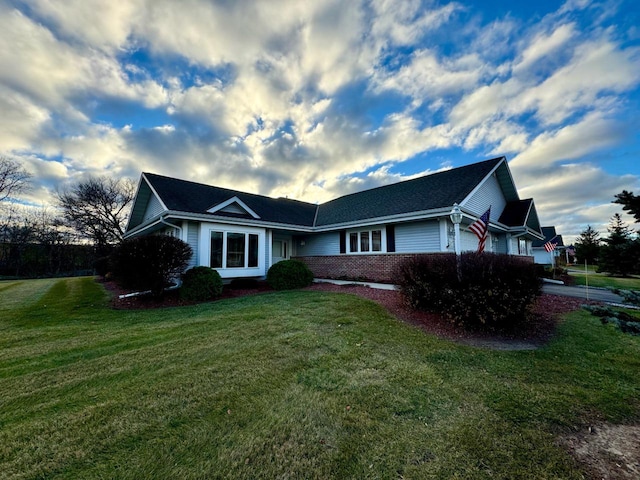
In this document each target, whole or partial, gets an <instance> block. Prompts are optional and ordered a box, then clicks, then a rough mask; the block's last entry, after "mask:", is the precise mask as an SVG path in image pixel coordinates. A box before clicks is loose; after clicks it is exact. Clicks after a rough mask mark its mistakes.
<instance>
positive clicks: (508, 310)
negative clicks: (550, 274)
mask: <svg viewBox="0 0 640 480" xmlns="http://www.w3.org/2000/svg"><path fill="white" fill-rule="evenodd" d="M397 275H398V281H399V283H400V287H401V292H402V294H403V295H404V297H405V299H406V300H407V302H408V303H409V305H410V306H411V307H413V308H415V309H418V310H425V311H431V312H437V313H440V314H442V315H444V316H445V317H447V318H448V319H449V320H451V321H452V322H453V323H455V324H458V325H462V326H465V327H469V328H482V329H487V330H496V329H505V328H509V327H514V326H517V324H519V323H520V322H522V321H523V320H525V319H526V316H527V313H528V310H529V308H530V307H531V306H532V304H533V302H534V301H535V299H536V297H537V295H539V294H540V289H541V283H540V279H539V278H538V276H537V274H536V267H535V265H534V264H533V263H529V262H527V261H525V260H523V259H520V258H517V257H513V256H508V255H498V254H492V253H481V254H478V253H465V254H462V255H461V256H460V258H459V264H458V266H457V265H456V256H455V255H454V254H442V255H424V256H419V257H414V258H410V259H407V260H406V261H404V262H403V263H402V264H401V266H400V268H399V271H398V273H397Z"/></svg>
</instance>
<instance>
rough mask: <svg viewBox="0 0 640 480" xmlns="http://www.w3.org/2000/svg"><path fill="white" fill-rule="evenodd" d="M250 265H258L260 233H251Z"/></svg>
mask: <svg viewBox="0 0 640 480" xmlns="http://www.w3.org/2000/svg"><path fill="white" fill-rule="evenodd" d="M248 266H249V267H257V266H258V235H255V234H253V233H250V234H249V264H248Z"/></svg>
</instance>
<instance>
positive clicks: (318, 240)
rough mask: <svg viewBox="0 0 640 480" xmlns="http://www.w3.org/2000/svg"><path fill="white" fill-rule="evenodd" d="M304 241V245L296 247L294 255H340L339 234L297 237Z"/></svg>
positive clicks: (330, 233)
mask: <svg viewBox="0 0 640 480" xmlns="http://www.w3.org/2000/svg"><path fill="white" fill-rule="evenodd" d="M298 238H299V239H300V240H304V245H300V244H299V243H298V245H296V252H297V253H296V254H297V255H298V256H300V257H311V256H317V255H340V233H339V232H329V233H320V234H318V235H308V236H305V237H297V239H298Z"/></svg>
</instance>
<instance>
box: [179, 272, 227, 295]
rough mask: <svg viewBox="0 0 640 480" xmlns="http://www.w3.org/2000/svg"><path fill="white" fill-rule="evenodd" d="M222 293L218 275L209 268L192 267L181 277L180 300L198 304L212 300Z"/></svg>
mask: <svg viewBox="0 0 640 480" xmlns="http://www.w3.org/2000/svg"><path fill="white" fill-rule="evenodd" d="M221 293H222V278H221V277H220V274H219V273H218V272H217V271H216V270H214V269H213V268H209V267H193V268H190V269H189V270H187V271H186V272H185V273H184V275H182V286H181V287H180V298H182V299H184V300H190V301H195V302H200V301H204V300H213V299H214V298H217V297H219V296H220V294H221Z"/></svg>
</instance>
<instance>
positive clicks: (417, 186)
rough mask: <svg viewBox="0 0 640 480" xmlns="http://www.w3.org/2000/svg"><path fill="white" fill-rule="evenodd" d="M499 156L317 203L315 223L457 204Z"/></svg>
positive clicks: (331, 222) (491, 168) (347, 220)
mask: <svg viewBox="0 0 640 480" xmlns="http://www.w3.org/2000/svg"><path fill="white" fill-rule="evenodd" d="M503 159H504V157H500V158H494V159H491V160H486V161H484V162H479V163H474V164H472V165H467V166H464V167H458V168H453V169H451V170H447V171H444V172H440V173H434V174H432V175H425V176H424V177H420V178H416V179H413V180H407V181H404V182H399V183H394V184H391V185H385V186H383V187H378V188H373V189H371V190H365V191H364V192H358V193H353V194H351V195H345V196H344V197H340V198H336V199H335V200H331V201H330V202H327V203H324V204H322V205H320V208H319V209H318V218H317V221H316V226H323V225H332V224H340V223H349V222H355V221H359V220H366V219H369V218H376V217H386V216H390V215H399V214H404V213H411V212H420V211H424V210H431V209H435V208H441V207H450V206H451V205H453V204H454V203H456V202H457V203H461V202H462V200H464V199H465V197H467V195H469V193H471V191H472V190H473V189H474V188H475V187H476V186H477V185H478V184H479V183H480V181H482V180H483V179H484V178H485V177H486V176H487V175H488V174H489V173H490V172H491V170H493V169H494V168H495V166H496V165H497V164H498V163H499V162H500V161H501V160H503Z"/></svg>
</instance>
